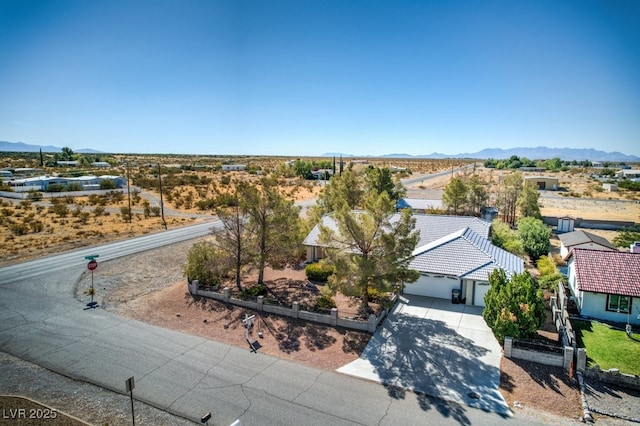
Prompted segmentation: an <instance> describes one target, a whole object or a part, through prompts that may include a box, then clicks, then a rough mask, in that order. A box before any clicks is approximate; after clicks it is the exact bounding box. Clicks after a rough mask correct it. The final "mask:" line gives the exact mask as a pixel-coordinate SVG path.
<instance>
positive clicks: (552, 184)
mask: <svg viewBox="0 0 640 426" xmlns="http://www.w3.org/2000/svg"><path fill="white" fill-rule="evenodd" d="M524 181H525V183H527V182H532V183H533V184H534V185H535V186H536V187H537V188H538V189H539V190H543V191H544V190H552V191H556V190H557V189H558V178H555V177H549V176H525V177H524Z"/></svg>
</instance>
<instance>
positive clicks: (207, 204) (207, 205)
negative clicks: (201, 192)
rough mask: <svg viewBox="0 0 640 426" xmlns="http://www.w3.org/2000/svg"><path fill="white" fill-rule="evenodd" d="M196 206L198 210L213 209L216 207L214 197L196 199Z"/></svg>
mask: <svg viewBox="0 0 640 426" xmlns="http://www.w3.org/2000/svg"><path fill="white" fill-rule="evenodd" d="M196 207H197V208H198V209H199V210H213V209H214V208H215V207H216V200H215V198H206V199H204V200H198V201H196Z"/></svg>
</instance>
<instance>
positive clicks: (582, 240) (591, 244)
mask: <svg viewBox="0 0 640 426" xmlns="http://www.w3.org/2000/svg"><path fill="white" fill-rule="evenodd" d="M558 238H559V239H560V256H562V257H563V258H565V257H567V255H568V254H569V252H570V251H571V249H573V248H584V249H589V250H605V251H618V248H617V247H616V246H615V245H614V244H613V243H611V242H609V240H607V239H606V238H604V237H601V236H599V235H595V234H592V233H591V232H587V231H573V232H567V233H565V234H558Z"/></svg>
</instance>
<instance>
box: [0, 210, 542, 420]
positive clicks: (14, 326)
mask: <svg viewBox="0 0 640 426" xmlns="http://www.w3.org/2000/svg"><path fill="white" fill-rule="evenodd" d="M215 224H216V223H215V222H213V223H206V224H201V225H195V226H190V227H186V228H180V229H175V230H170V231H165V232H162V233H159V234H152V235H147V236H144V237H140V238H136V239H131V240H127V241H121V242H116V243H111V244H107V245H104V246H100V247H92V248H88V249H86V250H76V251H73V252H68V253H63V254H60V255H57V256H51V257H47V258H43V259H39V260H35V261H31V262H26V263H22V264H18V265H12V266H9V267H5V268H2V269H0V350H1V351H3V352H6V353H8V354H11V355H13V356H16V357H18V358H21V359H24V360H26V361H29V362H32V363H34V364H37V365H40V366H42V367H45V368H47V369H49V370H52V371H54V372H57V373H60V374H62V375H64V376H68V377H71V378H74V379H78V380H82V381H86V382H89V383H93V384H97V385H99V386H102V387H104V388H107V389H111V390H114V391H116V392H120V393H124V392H125V380H126V379H127V378H129V377H131V376H133V377H135V382H136V387H135V391H134V395H135V397H136V399H138V400H140V401H143V402H146V403H148V404H150V405H153V406H155V407H158V408H161V409H163V410H166V411H169V412H171V413H174V414H177V415H180V416H183V417H186V418H190V419H193V420H194V421H196V422H197V421H199V419H200V417H201V416H202V415H203V414H204V413H206V412H209V411H210V412H211V413H212V421H211V422H210V424H216V425H217V424H220V425H226V424H231V423H232V422H233V421H235V420H236V419H240V420H241V421H242V424H243V425H266V424H274V425H275V424H277V425H289V424H305V425H315V424H317V425H320V424H322V425H327V424H331V425H334V424H335V425H347V424H360V425H374V424H381V425H386V424H388V425H396V424H406V425H410V424H463V425H468V424H474V425H475V424H478V425H484V424H486V425H489V424H491V425H495V424H502V423H506V422H509V423H513V424H515V423H516V422H517V423H518V424H537V423H536V422H530V421H527V420H525V419H522V418H516V419H509V418H503V417H501V416H499V415H497V414H495V413H490V412H484V411H482V410H477V409H473V408H470V407H467V406H463V405H458V404H455V403H450V402H446V401H442V400H437V399H433V398H430V397H428V396H424V395H416V394H414V393H411V392H406V391H404V390H402V389H395V388H385V387H384V386H382V385H380V384H378V383H374V382H369V381H364V380H360V379H356V378H352V377H348V376H344V375H341V374H338V373H335V372H329V371H325V370H319V369H315V368H311V367H307V366H303V365H300V364H296V363H292V362H287V361H284V360H281V359H278V358H273V357H269V356H266V355H262V354H260V353H257V354H255V353H251V352H249V350H245V349H243V348H238V347H235V346H230V345H227V344H222V343H219V342H215V341H210V340H206V339H203V338H200V337H196V336H191V335H187V334H182V333H178V332H175V331H172V330H167V329H162V328H158V327H155V326H152V325H149V324H146V323H142V322H138V321H133V320H129V319H125V318H122V317H119V316H117V315H114V314H111V313H109V312H107V311H104V310H102V309H99V308H98V309H86V307H85V305H84V304H83V303H81V302H80V301H78V300H76V299H75V298H74V287H75V285H76V283H77V282H78V280H79V279H80V277H81V275H82V274H83V273H84V272H85V270H86V260H85V259H84V256H87V255H92V254H99V255H100V257H99V258H98V261H100V262H102V261H107V260H115V259H117V258H118V257H121V256H127V255H131V254H133V253H135V252H138V251H143V250H150V249H152V248H154V247H158V246H162V245H165V244H169V243H171V242H177V241H183V240H187V239H190V238H195V237H198V236H200V235H204V234H206V233H207V232H209V229H210V228H211V227H212V226H215ZM158 273H162V272H161V271H159V272H158ZM0 391H1V389H0Z"/></svg>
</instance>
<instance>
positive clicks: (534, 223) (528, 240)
mask: <svg viewBox="0 0 640 426" xmlns="http://www.w3.org/2000/svg"><path fill="white" fill-rule="evenodd" d="M518 236H519V237H520V239H521V240H522V245H523V246H524V250H525V252H526V253H527V254H528V255H529V257H530V258H531V260H532V261H533V262H535V261H537V260H538V258H540V256H543V255H546V254H548V253H549V246H550V245H551V229H549V228H548V227H547V226H546V225H545V224H544V223H542V221H541V220H540V219H536V218H534V217H523V218H522V219H520V220H519V221H518Z"/></svg>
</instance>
